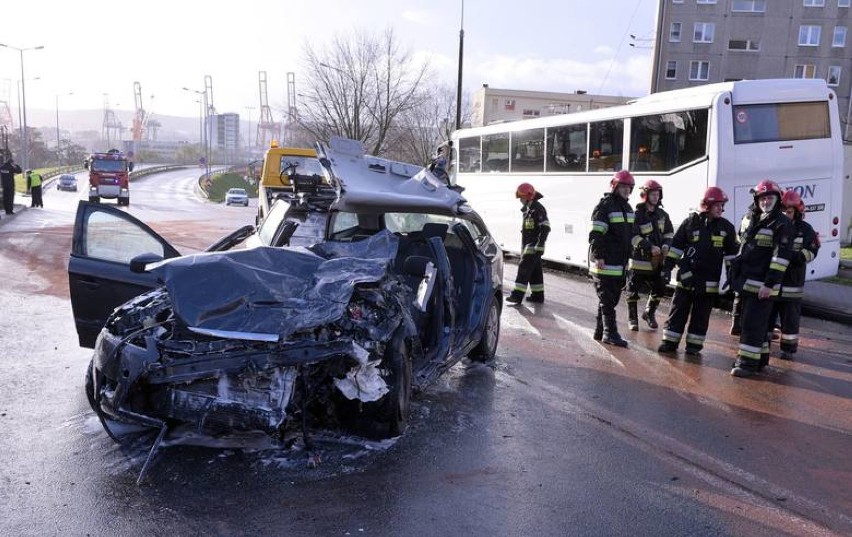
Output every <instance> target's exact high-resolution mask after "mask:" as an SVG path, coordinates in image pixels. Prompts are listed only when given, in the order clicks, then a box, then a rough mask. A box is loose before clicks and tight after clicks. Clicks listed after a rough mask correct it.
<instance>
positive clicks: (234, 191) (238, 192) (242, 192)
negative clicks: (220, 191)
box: [225, 188, 248, 207]
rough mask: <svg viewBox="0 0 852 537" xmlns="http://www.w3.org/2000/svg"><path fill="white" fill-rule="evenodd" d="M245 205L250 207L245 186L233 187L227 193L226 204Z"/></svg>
mask: <svg viewBox="0 0 852 537" xmlns="http://www.w3.org/2000/svg"><path fill="white" fill-rule="evenodd" d="M231 204H234V205H244V206H246V207H248V192H246V189H245V188H231V189H228V191H227V192H226V193H225V205H231Z"/></svg>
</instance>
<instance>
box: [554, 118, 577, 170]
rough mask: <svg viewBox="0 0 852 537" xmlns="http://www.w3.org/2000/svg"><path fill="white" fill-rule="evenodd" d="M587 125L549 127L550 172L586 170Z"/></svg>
mask: <svg viewBox="0 0 852 537" xmlns="http://www.w3.org/2000/svg"><path fill="white" fill-rule="evenodd" d="M586 129H587V125H586V124H585V123H582V124H580V125H569V126H567V127H555V128H549V129H547V147H548V155H547V171H548V172H549V173H561V172H584V171H586Z"/></svg>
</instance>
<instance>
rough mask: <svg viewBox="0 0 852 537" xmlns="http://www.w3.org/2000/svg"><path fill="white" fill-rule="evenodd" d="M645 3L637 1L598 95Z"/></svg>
mask: <svg viewBox="0 0 852 537" xmlns="http://www.w3.org/2000/svg"><path fill="white" fill-rule="evenodd" d="M643 1H644V0H637V2H636V7H634V8H633V14H632V15H630V21H628V23H627V29H625V31H624V32H623V33H622V34H621V41H620V42H619V43H618V49H617V50H616V51H615V54H613V56H612V61H610V62H609V68H607V70H606V75H604V78H603V80H602V81H601V85H600V87H599V88H598V94H600V93H601V92H602V91H603V87H604V84H606V81H607V79H608V78H609V74H610V73H611V72H612V66H613V65H614V64H615V60H616V58H618V55H619V54H620V53H621V48H622V47H623V46H624V39H625V38H626V36H627V34H628V32H629V30H630V27H631V26H632V25H633V20H634V19H635V18H636V13H637V12H638V11H639V6H641V5H642V2H643ZM660 1H665V0H660Z"/></svg>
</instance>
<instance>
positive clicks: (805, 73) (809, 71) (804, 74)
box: [793, 64, 816, 78]
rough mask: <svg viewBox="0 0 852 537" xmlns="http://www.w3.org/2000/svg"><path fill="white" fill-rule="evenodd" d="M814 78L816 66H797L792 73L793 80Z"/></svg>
mask: <svg viewBox="0 0 852 537" xmlns="http://www.w3.org/2000/svg"><path fill="white" fill-rule="evenodd" d="M814 77H816V65H810V64H805V65H797V66H796V69H795V70H794V71H793V78H814Z"/></svg>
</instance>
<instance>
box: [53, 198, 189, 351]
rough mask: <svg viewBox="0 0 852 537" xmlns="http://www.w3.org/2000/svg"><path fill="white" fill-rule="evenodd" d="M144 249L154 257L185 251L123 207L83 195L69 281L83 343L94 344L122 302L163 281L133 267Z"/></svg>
mask: <svg viewBox="0 0 852 537" xmlns="http://www.w3.org/2000/svg"><path fill="white" fill-rule="evenodd" d="M142 254H149V256H150V257H151V258H152V260H153V259H154V258H160V259H167V258H172V257H178V256H180V253H178V251H177V250H176V249H175V248H174V247H172V246H171V245H170V244H169V243H168V242H167V241H166V240H165V239H163V238H162V237H160V236H159V235H158V234H157V233H155V232H154V231H153V230H152V229H151V228H150V227H148V226H147V225H145V224H143V223H142V222H140V221H139V220H137V219H136V218H134V217H133V216H131V215H129V214H127V213H126V212H124V211H123V210H120V209H117V208H115V207H113V206H109V205H101V204H99V203H90V202H88V201H80V203H79V205H78V206H77V217H76V220H75V222H74V237H73V241H72V243H71V257H70V259H69V261H68V286H69V288H70V291H71V308H72V310H73V312H74V323H75V324H76V325H77V336H78V337H79V340H80V346H81V347H89V348H93V347H94V345H95V339H97V337H98V334H99V333H100V331H101V328H103V326H104V324H105V323H106V320H107V318H108V317H109V315H110V313H112V311H113V310H114V309H115V308H116V307H117V306H120V305H121V304H123V303H125V302H127V301H128V300H130V299H131V298H133V297H135V296H138V295H140V294H142V293H144V292H145V291H148V290H149V289H153V288H155V287H157V286H158V285H159V284H158V282H157V278H156V277H155V276H154V275H153V274H149V273H137V272H131V270H130V261H131V260H132V259H133V258H135V257H137V256H139V255H142Z"/></svg>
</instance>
